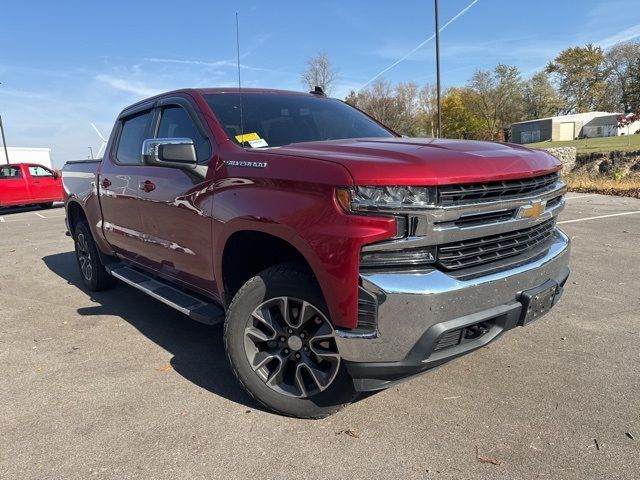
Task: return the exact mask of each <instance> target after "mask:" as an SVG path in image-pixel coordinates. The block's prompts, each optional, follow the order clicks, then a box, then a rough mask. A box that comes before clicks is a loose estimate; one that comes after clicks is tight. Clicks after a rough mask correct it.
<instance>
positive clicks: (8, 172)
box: [0, 166, 22, 180]
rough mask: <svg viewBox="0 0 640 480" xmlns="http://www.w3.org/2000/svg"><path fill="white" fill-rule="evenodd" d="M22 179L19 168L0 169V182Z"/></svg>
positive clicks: (6, 167)
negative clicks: (8, 179)
mask: <svg viewBox="0 0 640 480" xmlns="http://www.w3.org/2000/svg"><path fill="white" fill-rule="evenodd" d="M20 177H22V172H20V167H8V166H4V167H0V180H4V179H5V178H20Z"/></svg>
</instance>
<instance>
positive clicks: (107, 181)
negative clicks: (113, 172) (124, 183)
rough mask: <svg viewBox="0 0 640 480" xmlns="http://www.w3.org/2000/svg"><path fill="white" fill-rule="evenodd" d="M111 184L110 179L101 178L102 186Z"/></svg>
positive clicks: (106, 186) (107, 186) (105, 186)
mask: <svg viewBox="0 0 640 480" xmlns="http://www.w3.org/2000/svg"><path fill="white" fill-rule="evenodd" d="M110 186H111V180H109V179H108V178H105V179H103V180H102V188H109V187H110Z"/></svg>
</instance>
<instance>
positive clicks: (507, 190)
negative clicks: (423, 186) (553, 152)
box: [438, 172, 560, 206]
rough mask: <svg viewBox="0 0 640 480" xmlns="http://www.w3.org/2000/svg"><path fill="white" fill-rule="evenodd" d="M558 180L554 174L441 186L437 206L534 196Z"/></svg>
mask: <svg viewBox="0 0 640 480" xmlns="http://www.w3.org/2000/svg"><path fill="white" fill-rule="evenodd" d="M559 178H560V175H559V174H558V173H557V172H556V173H550V174H547V175H542V176H539V177H532V178H521V179H517V180H503V181H500V182H487V183H468V184H460V185H441V186H439V187H438V205H443V206H447V205H459V204H464V203H467V202H471V201H478V200H480V201H489V200H502V199H506V198H510V197H516V196H518V195H523V194H531V195H535V194H538V193H542V192H544V191H546V190H547V189H549V188H550V187H551V186H553V185H555V184H556V182H557V181H558V180H559Z"/></svg>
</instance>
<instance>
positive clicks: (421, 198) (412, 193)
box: [336, 186, 435, 211]
mask: <svg viewBox="0 0 640 480" xmlns="http://www.w3.org/2000/svg"><path fill="white" fill-rule="evenodd" d="M336 196H337V199H338V203H339V204H340V206H342V208H344V209H345V210H347V211H359V210H360V211H362V210H364V211H367V210H390V209H405V208H406V209H411V208H420V207H426V206H427V205H430V204H433V203H434V200H435V190H434V189H432V188H429V187H402V186H391V187H369V186H358V187H351V188H338V189H337V191H336Z"/></svg>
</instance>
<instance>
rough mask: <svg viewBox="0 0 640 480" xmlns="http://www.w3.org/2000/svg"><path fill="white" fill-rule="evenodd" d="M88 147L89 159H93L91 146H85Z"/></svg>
mask: <svg viewBox="0 0 640 480" xmlns="http://www.w3.org/2000/svg"><path fill="white" fill-rule="evenodd" d="M87 148H88V149H89V160H93V148H91V147H87Z"/></svg>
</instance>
